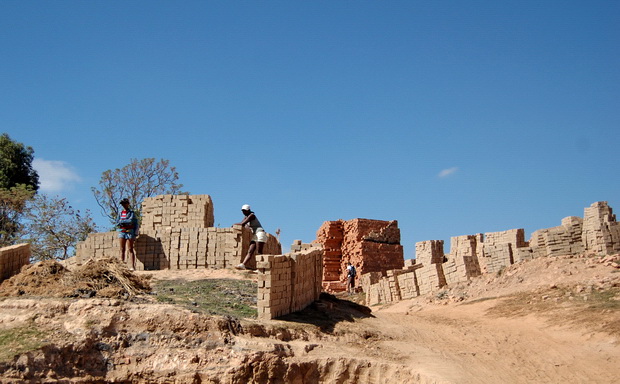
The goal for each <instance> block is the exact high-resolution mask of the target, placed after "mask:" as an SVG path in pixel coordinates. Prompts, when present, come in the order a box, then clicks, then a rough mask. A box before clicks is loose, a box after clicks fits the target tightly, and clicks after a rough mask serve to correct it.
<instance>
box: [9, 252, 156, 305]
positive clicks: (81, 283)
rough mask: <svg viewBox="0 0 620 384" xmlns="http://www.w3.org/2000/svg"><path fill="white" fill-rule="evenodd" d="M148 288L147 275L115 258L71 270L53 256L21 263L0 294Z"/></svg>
mask: <svg viewBox="0 0 620 384" xmlns="http://www.w3.org/2000/svg"><path fill="white" fill-rule="evenodd" d="M150 290H151V287H150V284H149V281H148V277H146V276H138V275H135V274H133V273H132V272H131V271H130V270H129V269H127V268H126V267H125V265H124V264H121V262H120V261H118V260H117V259H114V258H105V259H98V260H89V261H88V262H87V263H85V264H84V265H82V266H80V267H78V268H76V269H75V270H73V271H71V270H69V269H67V268H65V267H64V266H63V265H61V264H60V263H58V262H56V261H55V260H46V261H42V262H40V263H36V264H31V265H27V266H24V267H23V268H22V271H21V272H20V273H19V274H17V275H15V276H13V277H11V278H10V279H8V280H5V281H4V282H2V284H0V296H4V297H7V296H24V295H25V296H47V297H82V298H87V297H95V296H96V297H105V298H128V297H132V296H135V295H138V294H140V293H146V292H149V291H150Z"/></svg>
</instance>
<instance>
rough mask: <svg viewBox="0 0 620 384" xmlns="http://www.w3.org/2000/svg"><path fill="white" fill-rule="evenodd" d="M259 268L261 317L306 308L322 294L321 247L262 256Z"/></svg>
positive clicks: (259, 258) (258, 263) (259, 308)
mask: <svg viewBox="0 0 620 384" xmlns="http://www.w3.org/2000/svg"><path fill="white" fill-rule="evenodd" d="M256 267H257V268H258V272H259V275H258V305H257V306H258V318H259V319H262V320H269V319H273V318H276V317H280V316H284V315H286V314H289V313H292V312H295V311H299V310H301V309H304V308H305V307H307V306H308V305H310V304H311V303H312V302H314V301H316V300H317V299H318V298H319V295H320V294H321V291H322V284H321V283H322V277H323V251H322V249H321V248H320V247H315V248H309V249H305V250H302V251H300V252H296V253H290V254H286V255H259V256H257V263H256Z"/></svg>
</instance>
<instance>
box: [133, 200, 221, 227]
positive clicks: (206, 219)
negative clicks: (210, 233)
mask: <svg viewBox="0 0 620 384" xmlns="http://www.w3.org/2000/svg"><path fill="white" fill-rule="evenodd" d="M213 221H214V219H213V202H212V201H211V196H209V195H191V196H190V195H160V196H155V197H148V198H146V199H144V201H143V202H142V223H141V230H142V231H148V230H157V229H159V228H166V227H171V228H207V227H212V226H213Z"/></svg>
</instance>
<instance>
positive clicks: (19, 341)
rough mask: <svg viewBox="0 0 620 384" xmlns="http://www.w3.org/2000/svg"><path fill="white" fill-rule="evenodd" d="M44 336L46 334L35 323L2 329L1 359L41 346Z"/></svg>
mask: <svg viewBox="0 0 620 384" xmlns="http://www.w3.org/2000/svg"><path fill="white" fill-rule="evenodd" d="M44 338H45V334H44V333H43V332H41V331H40V330H38V329H37V328H36V327H35V326H34V325H33V326H25V327H17V328H10V329H3V330H0V361H3V362H5V361H10V360H11V359H13V357H14V356H15V355H18V354H21V353H25V352H29V351H34V350H37V349H39V348H41V347H42V346H43V345H44V344H45V343H44V342H43V339H44Z"/></svg>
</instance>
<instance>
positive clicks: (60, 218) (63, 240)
mask: <svg viewBox="0 0 620 384" xmlns="http://www.w3.org/2000/svg"><path fill="white" fill-rule="evenodd" d="M24 219H25V224H24V228H23V230H22V234H21V237H22V238H23V239H25V240H26V241H28V242H29V243H30V244H31V249H32V258H33V259H34V260H38V261H40V260H49V259H57V260H64V259H66V258H68V257H71V256H73V255H74V253H75V246H76V245H77V243H78V242H79V241H83V240H85V239H86V237H87V236H88V234H89V233H92V232H96V231H97V226H96V224H95V222H94V221H93V219H92V217H91V216H90V212H89V211H88V210H87V211H86V212H85V213H84V214H81V213H80V211H76V210H74V209H73V208H72V207H71V206H70V205H69V203H68V201H67V199H64V198H59V197H48V196H46V195H41V194H39V195H36V196H35V197H34V199H32V200H30V201H29V202H28V204H27V207H26V213H25V215H24Z"/></svg>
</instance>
